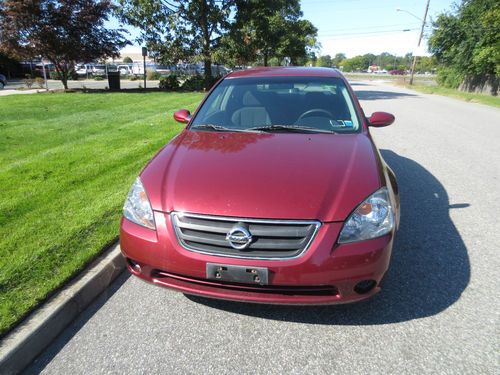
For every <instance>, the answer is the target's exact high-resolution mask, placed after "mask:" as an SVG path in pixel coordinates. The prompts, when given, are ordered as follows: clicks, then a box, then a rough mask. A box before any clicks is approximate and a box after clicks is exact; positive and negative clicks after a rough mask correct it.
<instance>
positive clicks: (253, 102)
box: [243, 91, 261, 107]
mask: <svg viewBox="0 0 500 375" xmlns="http://www.w3.org/2000/svg"><path fill="white" fill-rule="evenodd" d="M243 105H244V106H248V107H260V106H261V103H260V102H259V101H258V100H257V98H255V96H254V95H253V94H252V93H251V92H250V91H247V92H245V94H243Z"/></svg>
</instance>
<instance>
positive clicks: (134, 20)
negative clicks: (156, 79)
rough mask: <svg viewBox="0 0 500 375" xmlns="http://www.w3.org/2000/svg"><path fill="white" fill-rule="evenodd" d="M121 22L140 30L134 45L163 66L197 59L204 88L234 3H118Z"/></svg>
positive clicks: (210, 0) (224, 0)
mask: <svg viewBox="0 0 500 375" xmlns="http://www.w3.org/2000/svg"><path fill="white" fill-rule="evenodd" d="M119 3H120V5H121V6H120V8H119V9H120V10H119V15H120V17H121V19H122V20H123V21H125V22H127V23H128V24H130V25H132V26H135V27H137V28H139V29H140V30H141V34H140V36H139V38H138V40H137V41H138V42H140V43H145V44H146V46H147V47H148V49H149V50H150V51H151V55H152V56H153V57H155V58H157V59H158V60H160V61H162V62H164V63H175V62H177V61H178V60H180V59H189V58H191V57H193V56H194V57H196V56H198V57H199V58H201V60H202V61H203V63H204V75H205V87H206V88H209V86H210V85H211V82H212V76H211V75H212V60H213V56H212V54H213V52H214V50H215V49H216V48H217V46H218V43H219V41H220V37H221V35H222V34H223V33H224V32H225V30H227V28H228V27H229V15H230V13H231V11H232V10H234V0H189V1H188V0H184V1H175V0H171V1H169V0H163V1H157V0H119Z"/></svg>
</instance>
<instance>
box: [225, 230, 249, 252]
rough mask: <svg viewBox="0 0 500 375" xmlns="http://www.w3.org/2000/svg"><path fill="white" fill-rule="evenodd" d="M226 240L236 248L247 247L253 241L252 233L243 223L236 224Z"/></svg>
mask: <svg viewBox="0 0 500 375" xmlns="http://www.w3.org/2000/svg"><path fill="white" fill-rule="evenodd" d="M226 241H228V242H229V244H230V245H231V246H232V247H233V248H234V249H236V250H243V249H246V248H247V247H248V246H250V244H251V243H252V234H251V233H250V231H249V230H248V229H247V228H245V227H244V226H242V225H239V224H238V225H236V226H234V227H233V228H231V230H230V231H229V233H228V234H227V235H226Z"/></svg>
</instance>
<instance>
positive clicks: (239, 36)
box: [229, 0, 317, 66]
mask: <svg viewBox="0 0 500 375" xmlns="http://www.w3.org/2000/svg"><path fill="white" fill-rule="evenodd" d="M236 5H237V10H238V11H237V14H236V16H235V22H234V23H233V24H232V30H231V33H230V34H229V37H230V39H232V42H233V45H236V46H238V48H236V49H235V50H234V51H233V52H234V54H235V55H237V56H238V55H240V56H242V57H244V58H246V59H247V61H255V60H259V59H260V60H261V61H262V63H263V65H264V66H267V65H268V61H269V59H270V58H272V57H275V58H277V59H278V60H279V61H281V60H282V59H283V58H285V57H288V58H290V60H291V61H290V62H291V64H292V65H295V64H296V63H297V62H298V61H299V60H300V59H303V60H306V59H307V58H308V57H309V56H310V53H311V52H312V49H313V48H314V47H315V46H316V44H317V42H316V35H317V29H316V28H315V27H314V25H313V24H312V23H311V22H309V21H307V20H304V19H301V17H302V11H301V10H300V2H299V1H298V0H274V1H271V2H270V1H267V0H236Z"/></svg>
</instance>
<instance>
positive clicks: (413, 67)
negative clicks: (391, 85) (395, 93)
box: [410, 0, 431, 85]
mask: <svg viewBox="0 0 500 375" xmlns="http://www.w3.org/2000/svg"><path fill="white" fill-rule="evenodd" d="M430 2H431V0H427V5H426V6H425V13H424V19H423V20H422V28H421V29H420V37H419V38H418V44H417V47H420V42H421V41H422V37H423V36H424V27H425V20H426V19H427V12H428V11H429V3H430ZM415 52H416V51H415ZM416 65H417V56H416V55H415V56H413V63H412V64H411V75H410V85H413V75H414V74H415V66H416Z"/></svg>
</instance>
